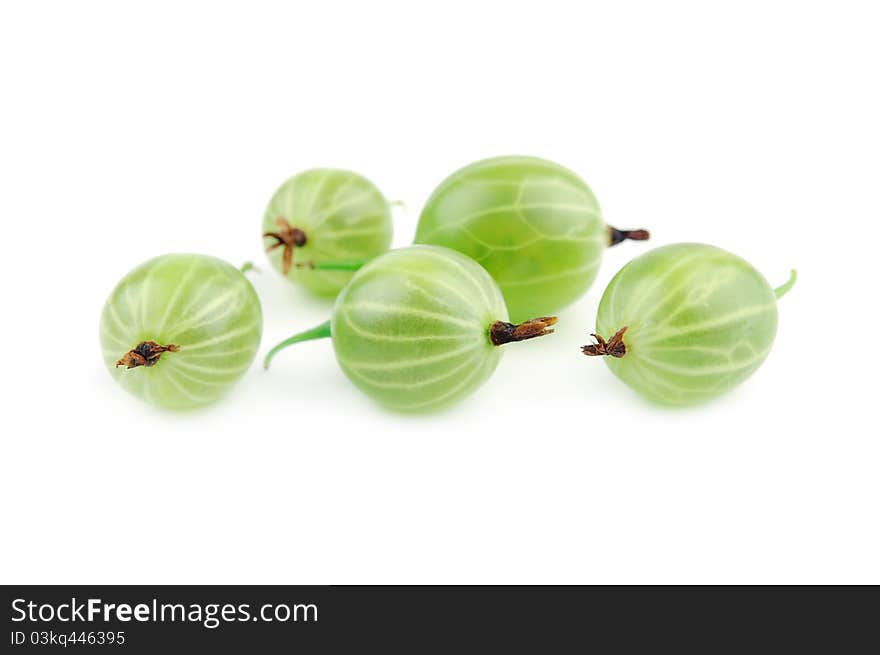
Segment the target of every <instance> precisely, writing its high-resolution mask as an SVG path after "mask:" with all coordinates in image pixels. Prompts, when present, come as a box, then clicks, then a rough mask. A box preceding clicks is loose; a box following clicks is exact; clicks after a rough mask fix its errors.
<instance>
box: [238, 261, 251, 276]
mask: <svg viewBox="0 0 880 655" xmlns="http://www.w3.org/2000/svg"><path fill="white" fill-rule="evenodd" d="M238 270H240V271H241V272H242V273H247V272H248V271H252V270H254V263H253V262H245V263H244V264H242V265H241V268H240V269H238Z"/></svg>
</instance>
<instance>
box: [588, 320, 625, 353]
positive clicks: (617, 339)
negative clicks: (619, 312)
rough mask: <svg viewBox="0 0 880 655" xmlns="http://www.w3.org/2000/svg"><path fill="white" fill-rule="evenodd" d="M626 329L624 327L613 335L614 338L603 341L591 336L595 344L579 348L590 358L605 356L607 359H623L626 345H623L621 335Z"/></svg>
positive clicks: (598, 337) (596, 336) (600, 338)
mask: <svg viewBox="0 0 880 655" xmlns="http://www.w3.org/2000/svg"><path fill="white" fill-rule="evenodd" d="M627 329H628V328H627V327H626V326H624V327H622V328H620V329H619V330H618V331H617V332H615V333H614V336H613V337H611V338H610V339H608V341H605V339H603V338H602V337H600V336H599V335H598V334H591V335H590V336H591V337H593V338H594V339H595V340H596V343H592V344H589V345H586V346H584V347H582V348H581V350H582V351H583V353H584V354H585V355H590V356H591V357H598V356H601V355H606V356H608V357H623V356H624V355H625V354H626V344H625V343H623V335H624V333H625V332H626V331H627Z"/></svg>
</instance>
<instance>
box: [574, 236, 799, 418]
mask: <svg viewBox="0 0 880 655" xmlns="http://www.w3.org/2000/svg"><path fill="white" fill-rule="evenodd" d="M794 280H795V277H794V272H793V271H792V279H791V280H790V281H789V282H788V283H787V284H786V285H784V286H782V287H780V288H779V289H776V290H775V291H774V289H773V288H771V287H770V285H769V284H768V283H767V280H765V279H764V277H763V276H762V275H761V274H760V273H759V272H758V271H756V270H755V269H754V267H752V266H751V265H750V264H749V263H748V262H746V261H745V260H743V259H742V258H740V257H737V256H736V255H734V254H732V253H729V252H727V251H725V250H722V249H721V248H716V247H714V246H708V245H702V244H695V243H683V244H676V245H671V246H665V247H663V248H657V249H655V250H652V251H650V252H648V253H645V254H644V255H642V256H640V257H637V258H636V259H634V260H632V261H631V262H630V263H628V264H627V265H626V266H624V267H623V268H622V269H621V270H620V271H619V272H618V273H617V275H615V276H614V278H613V279H612V280H611V283H610V284H609V285H608V288H607V289H606V290H605V293H604V295H603V296H602V300H601V302H600V303H599V312H598V317H597V320H596V333H595V334H594V335H593V336H594V337H595V339H596V340H597V343H595V344H591V345H588V346H584V348H583V351H584V353H585V354H587V355H605V356H606V357H605V361H606V363H607V364H608V367H609V368H610V369H611V371H612V372H613V373H614V374H615V375H616V376H617V377H619V378H620V379H621V380H623V381H624V382H625V383H626V384H627V385H629V386H630V387H632V388H633V389H635V390H636V391H638V392H639V393H640V394H642V395H643V396H645V397H647V398H649V399H651V400H654V401H656V402H659V403H664V404H669V405H689V404H693V403H698V402H702V401H706V400H709V399H711V398H714V397H716V396H718V395H720V394H722V393H724V392H725V391H728V390H730V389H732V388H733V387H735V386H736V385H738V384H739V383H741V382H742V381H743V380H745V379H746V378H748V377H749V376H750V375H751V374H752V373H754V372H755V371H756V370H757V369H758V367H759V366H760V365H761V363H762V362H763V361H764V359H765V358H766V357H767V355H768V354H769V352H770V348H771V347H772V345H773V340H774V338H775V336H776V322H777V310H776V300H777V298H778V297H781V296H782V295H783V294H784V293H785V292H787V291H788V290H789V289H790V288H791V286H792V285H793V284H794Z"/></svg>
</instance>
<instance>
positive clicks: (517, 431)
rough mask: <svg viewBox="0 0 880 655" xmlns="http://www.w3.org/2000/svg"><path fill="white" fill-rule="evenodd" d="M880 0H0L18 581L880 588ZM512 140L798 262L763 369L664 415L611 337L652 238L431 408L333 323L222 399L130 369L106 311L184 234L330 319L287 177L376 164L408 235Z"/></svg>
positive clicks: (611, 207)
mask: <svg viewBox="0 0 880 655" xmlns="http://www.w3.org/2000/svg"><path fill="white" fill-rule="evenodd" d="M611 5H613V6H611ZM875 9H876V7H875V6H874V5H873V3H870V2H865V3H849V2H827V3H812V2H792V3H782V2H760V3H754V4H752V3H743V2H730V3H717V2H716V3H706V2H693V3H682V2H674V3H644V4H637V3H608V2H599V3H586V2H572V3H561V2H548V1H543V2H540V3H538V2H529V3H517V2H510V1H507V2H497V3H496V2H491V3H490V2H465V3H456V2H450V1H449V0H446V1H444V2H433V3H416V2H400V3H391V2H375V1H374V2H361V3H354V2H352V3H339V2H304V3H293V2H285V3H277V4H269V3H259V2H249V3H237V4H236V5H233V4H226V3H218V2H212V3H205V4H204V5H199V4H196V3H177V2H174V3H162V2H153V3H150V4H146V5H145V4H132V3H117V2H76V3H71V2H58V3H48V2H31V3H24V2H22V3H4V5H3V8H2V9H0V97H2V99H0V117H2V121H0V221H2V238H0V247H2V265H3V272H4V275H3V280H4V281H3V294H2V297H3V315H4V320H3V321H2V324H0V325H2V327H0V330H2V335H0V338H2V342H0V348H2V357H0V362H2V384H3V387H4V390H3V394H2V398H3V429H2V437H0V439H2V441H0V444H2V455H0V504H2V514H0V526H2V527H0V532H2V538H0V581H2V582H6V583H24V582H30V583H50V582H51V583H65V582H66V583H84V582H92V583H160V582H162V583H416V582H419V583H429V582H430V583H447V582H448V583H452V582H462V583H539V582H541V583H551V582H553V583H574V582H580V583H710V582H711V583H859V582H873V583H880V563H878V562H880V558H878V556H877V554H878V552H880V530H878V491H880V476H878V456H880V445H878V433H880V431H878V429H877V414H876V406H877V402H878V394H877V390H878V389H877V371H878V365H880V362H878V357H877V348H878V346H877V337H878V332H877V330H878V325H877V317H878V312H877V281H878V278H877V267H876V260H877V253H878V252H880V250H878V249H880V240H878V228H877V224H878V218H880V211H878V208H880V201H878V195H880V194H878V179H880V178H878V173H880V159H878V152H880V138H878V116H880V102H878V78H877V64H878V61H880V47H878V39H877V26H878V16H877V15H876V14H875V13H874V10H875ZM510 153H519V154H534V155H539V156H542V157H546V158H549V159H553V160H556V161H558V162H560V163H562V164H564V165H567V166H569V167H571V168H573V169H574V170H576V171H577V172H579V173H580V174H581V175H582V176H583V177H584V178H585V179H586V180H587V181H588V183H589V184H590V185H591V186H592V187H593V189H594V190H595V192H596V194H597V196H598V197H599V199H600V202H601V203H602V206H603V209H604V212H605V215H606V218H607V219H608V221H609V222H610V223H612V224H616V225H619V226H621V227H642V226H644V227H648V228H651V230H652V232H653V234H654V241H653V244H652V245H654V246H658V245H662V244H666V243H673V242H678V241H702V242H708V243H713V244H717V245H720V246H723V247H725V248H727V249H729V250H732V251H733V252H736V253H738V254H740V255H741V256H743V257H745V258H746V259H748V260H749V261H750V262H752V263H753V264H754V265H755V266H756V267H757V268H758V269H759V270H761V271H762V272H764V274H765V275H766V276H767V278H768V279H769V280H770V282H771V283H772V284H774V285H778V284H781V283H782V282H783V281H784V280H785V279H786V277H787V275H788V270H789V268H791V267H797V268H798V269H799V271H800V274H801V279H800V282H799V283H798V286H797V287H796V288H795V289H794V290H793V291H792V292H791V293H790V294H789V295H788V296H787V297H786V298H785V299H784V300H783V301H782V302H781V303H780V327H779V333H778V337H777V342H776V345H775V348H774V350H773V352H772V353H771V355H770V357H769V359H768V361H767V362H766V363H765V365H764V366H763V367H762V368H761V369H760V370H759V371H758V372H757V373H756V374H755V375H754V376H753V377H752V378H751V379H750V380H749V381H748V382H747V383H745V384H744V385H743V386H742V387H740V388H739V389H738V390H736V391H735V392H733V393H731V394H730V395H728V396H727V397H724V398H723V399H720V400H718V401H717V402H714V403H711V404H709V405H706V406H703V407H699V408H694V409H686V410H678V411H672V410H663V409H658V408H656V407H654V406H651V405H648V404H646V403H645V402H643V401H642V400H640V398H639V397H637V396H636V395H635V394H634V393H633V392H631V391H630V390H629V389H627V388H626V387H625V386H623V384H622V383H621V382H619V381H618V380H617V379H616V378H615V377H613V376H612V375H611V373H610V372H609V371H608V370H607V369H606V367H605V366H604V364H602V363H601V362H600V361H596V360H588V359H587V358H585V357H583V356H582V355H581V354H580V353H579V346H580V345H582V344H583V343H585V342H586V339H587V334H588V333H589V332H590V331H591V330H592V328H593V325H594V320H595V312H596V306H597V303H598V300H599V298H600V296H601V293H602V290H603V289H604V287H605V285H606V284H607V282H608V280H609V279H610V278H611V276H612V275H613V274H614V273H615V272H616V271H617V270H618V269H619V268H620V267H621V266H622V265H623V264H624V263H625V262H626V261H627V260H628V259H629V258H631V257H634V256H636V255H638V254H640V253H641V252H644V251H645V250H647V248H648V245H646V244H634V243H630V244H624V245H622V246H620V247H618V248H615V249H613V250H611V251H609V252H608V253H607V256H606V259H605V262H604V264H603V267H602V270H601V274H600V276H599V279H598V281H597V282H596V284H595V285H594V287H593V288H592V289H591V290H590V292H589V293H588V294H587V295H586V296H585V297H584V298H583V299H582V300H581V301H580V302H578V303H577V304H576V305H574V306H572V307H569V308H567V309H565V310H564V311H563V312H561V314H560V324H559V329H558V332H557V334H555V335H554V336H552V337H548V338H545V339H541V340H538V341H535V342H530V343H528V344H514V345H512V346H509V347H507V348H506V350H507V353H506V355H505V358H504V361H503V362H502V363H501V366H500V367H499V368H498V370H497V371H496V374H495V375H494V377H493V378H492V379H491V380H490V381H489V382H488V383H487V384H486V385H485V386H484V387H483V388H482V389H481V390H480V391H479V392H478V393H476V394H475V395H473V396H472V397H471V398H469V399H468V400H467V401H466V402H464V403H462V404H460V405H459V406H457V407H455V408H454V409H452V410H450V411H448V412H445V413H442V414H439V415H432V416H428V417H421V418H405V417H399V416H396V415H393V414H388V413H386V412H384V411H382V410H380V409H378V408H377V407H375V406H374V405H373V404H372V403H371V402H370V401H369V399H367V398H366V397H365V396H363V395H361V394H360V393H359V392H358V391H357V390H356V389H355V388H354V387H353V386H352V385H351V384H349V383H348V381H347V380H346V378H345V377H344V376H343V375H342V373H341V372H340V370H339V369H338V367H337V365H336V363H335V360H334V357H333V354H332V348H331V344H330V343H329V342H315V343H310V344H306V345H302V346H300V347H298V349H297V350H296V351H288V352H287V353H285V354H284V355H283V356H280V357H279V358H278V359H277V360H276V365H275V366H274V368H273V370H272V371H270V372H268V373H265V372H263V371H262V370H261V369H260V368H259V367H256V366H255V367H254V369H253V370H252V371H251V372H250V373H249V374H248V375H247V376H246V378H245V379H244V380H243V381H242V383H241V384H240V385H239V386H238V387H237V388H236V390H235V391H234V392H233V393H232V394H231V395H230V396H229V397H228V398H226V399H225V401H224V402H222V403H221V404H219V405H217V406H215V407H213V408H211V409H209V410H206V411H201V412H198V413H193V414H184V415H179V414H169V413H163V412H160V411H158V410H154V409H152V408H150V407H148V406H146V405H144V404H142V403H140V402H138V401H137V400H135V399H133V398H131V397H129V396H127V395H126V394H125V393H124V392H123V391H122V390H121V389H119V388H118V387H116V386H115V385H114V383H113V382H112V380H111V378H110V377H109V376H108V375H107V373H106V371H105V370H104V369H103V365H102V363H101V357H100V352H99V347H98V319H99V315H100V312H101V307H102V304H103V302H104V299H105V297H106V296H107V294H108V293H109V292H110V290H111V289H112V288H113V286H114V285H115V284H116V282H117V281H118V280H119V278H120V277H122V276H123V275H124V274H125V273H126V272H127V271H128V270H129V269H131V268H132V267H134V266H135V265H137V264H138V263H140V262H141V261H143V260H145V259H147V258H150V257H153V256H155V255H158V254H162V253H165V252H172V251H184V252H186V251H192V252H205V253H211V254H215V255H218V256H220V257H223V258H225V259H227V260H229V261H231V262H234V263H240V262H242V261H244V260H246V259H253V260H254V261H255V262H256V263H257V264H258V265H259V266H260V267H261V268H262V271H261V273H259V274H256V275H253V276H252V280H253V282H254V284H255V286H256V288H257V291H258V292H259V294H260V297H261V299H262V301H263V306H264V313H265V320H266V327H265V333H264V341H263V347H262V352H265V350H266V348H267V347H268V346H270V345H271V344H273V343H274V342H276V341H277V340H279V339H280V338H283V337H285V336H287V335H288V334H290V333H292V332H294V331H298V330H300V329H303V328H306V327H310V326H312V325H313V324H315V323H318V322H320V321H322V320H324V319H325V318H326V317H327V316H328V313H329V304H327V303H326V302H323V301H319V300H316V299H313V298H311V297H309V296H308V295H306V293H305V292H303V291H301V290H298V289H296V288H294V287H292V286H291V285H289V284H288V283H286V282H285V281H284V280H283V279H282V278H281V277H280V276H278V275H277V274H276V273H275V272H274V271H273V270H272V269H271V268H269V267H267V266H266V265H265V260H264V259H263V256H262V252H261V240H260V238H259V233H260V223H261V217H262V212H263V209H264V207H265V204H266V202H267V201H268V198H269V196H270V195H271V194H272V192H273V191H274V189H275V187H276V186H277V185H278V184H280V183H281V182H282V181H283V180H284V179H285V178H286V177H287V176H289V175H291V174H293V173H295V172H297V171H300V170H302V169H305V168H310V167H314V166H337V167H344V168H350V169H353V170H357V171H359V172H361V173H363V174H364V175H366V176H367V177H369V178H370V179H372V180H373V181H374V182H375V183H376V184H377V185H378V186H379V187H380V188H381V189H382V190H383V191H384V192H385V193H386V195H387V196H388V197H389V198H392V199H400V200H403V201H405V202H406V203H407V209H406V211H405V212H398V215H397V217H396V219H397V224H396V235H395V243H396V244H397V245H404V244H406V243H408V242H409V241H410V240H411V239H412V236H413V234H414V229H415V223H416V221H417V218H418V213H419V210H420V208H421V205H422V203H423V202H424V201H425V199H426V198H427V196H428V195H429V193H430V192H431V190H432V188H433V187H434V186H435V185H436V184H437V183H439V182H440V180H441V179H442V178H444V177H445V176H446V175H447V174H449V173H450V172H452V171H453V170H454V169H456V168H458V167H459V166H461V165H464V164H466V163H468V162H470V161H472V160H475V159H478V158H481V157H486V156H492V155H498V154H510Z"/></svg>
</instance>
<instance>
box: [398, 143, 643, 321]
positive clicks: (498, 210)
mask: <svg viewBox="0 0 880 655" xmlns="http://www.w3.org/2000/svg"><path fill="white" fill-rule="evenodd" d="M646 238H648V234H647V232H645V231H644V230H631V231H622V230H616V229H614V228H609V227H608V226H607V225H605V221H604V220H603V219H602V215H601V212H600V210H599V203H598V202H597V201H596V197H595V196H594V195H593V192H592V191H591V190H590V187H588V186H587V184H586V183H585V182H584V181H583V180H581V179H580V178H579V177H578V176H577V175H575V174H574V173H573V172H571V171H570V170H568V169H567V168H564V167H563V166H560V165H559V164H555V163H553V162H550V161H546V160H544V159H538V158H537V157H495V158H493V159H485V160H483V161H478V162H476V163H473V164H471V165H469V166H465V167H464V168H462V169H460V170H458V171H456V172H455V173H453V174H452V175H450V176H449V177H448V178H446V180H444V181H443V182H442V183H441V184H440V186H438V187H437V189H436V190H435V191H434V193H433V194H432V195H431V197H430V198H429V199H428V202H427V204H426V205H425V207H424V209H423V210H422V214H421V216H420V218H419V224H418V228H417V230H416V238H415V241H416V243H424V244H434V245H438V246H445V247H447V248H452V249H453V250H457V251H459V252H461V253H464V254H466V255H468V256H469V257H472V258H473V259H475V260H476V261H477V262H479V263H480V264H481V265H482V266H483V267H485V269H486V270H487V271H488V272H489V273H490V274H491V275H492V277H493V278H495V281H496V282H497V283H498V285H499V286H500V287H501V291H502V292H503V294H504V299H505V301H506V303H507V307H508V309H509V310H510V315H511V317H512V318H513V319H514V320H522V319H524V318H526V317H528V316H536V315H538V314H543V313H550V312H555V311H557V310H558V309H560V308H562V307H564V306H565V305H568V304H569V303H571V302H573V301H574V300H576V299H577V298H579V297H580V296H582V295H583V294H584V293H585V292H586V290H587V289H588V288H589V287H590V285H591V284H592V283H593V280H595V278H596V273H597V272H598V270H599V265H600V264H601V262H602V254H603V253H604V251H605V249H606V248H607V247H608V246H609V245H613V244H615V243H618V242H620V241H622V240H624V239H646Z"/></svg>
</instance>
